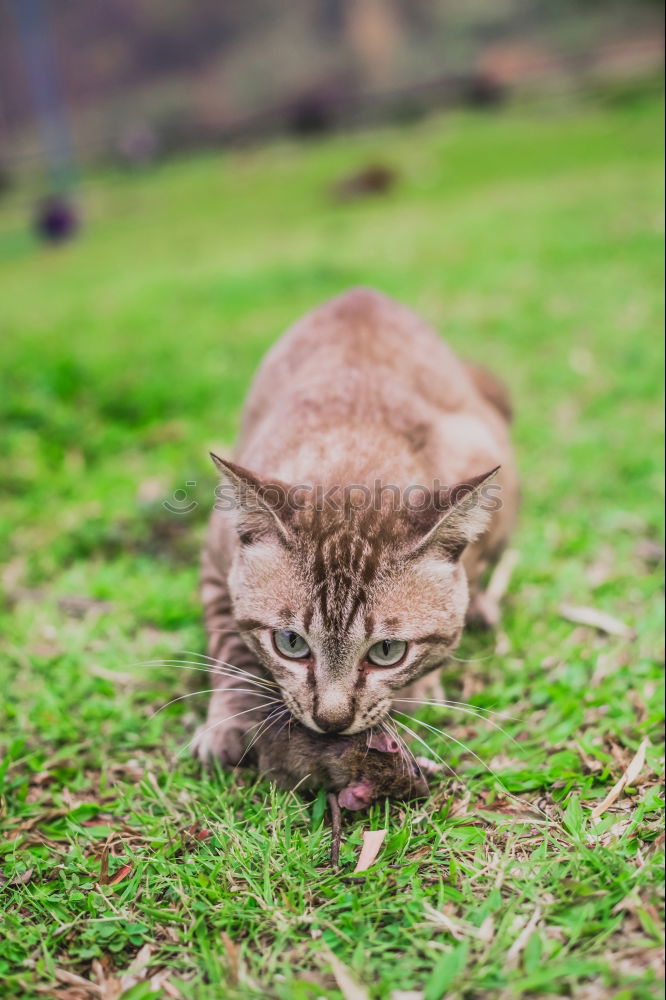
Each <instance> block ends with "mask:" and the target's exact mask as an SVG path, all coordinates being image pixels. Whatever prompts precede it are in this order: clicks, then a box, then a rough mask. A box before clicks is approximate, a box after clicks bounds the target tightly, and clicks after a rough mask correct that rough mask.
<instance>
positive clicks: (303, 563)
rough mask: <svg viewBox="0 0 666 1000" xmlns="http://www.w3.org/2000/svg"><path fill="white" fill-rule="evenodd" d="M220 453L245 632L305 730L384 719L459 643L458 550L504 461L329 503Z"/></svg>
mask: <svg viewBox="0 0 666 1000" xmlns="http://www.w3.org/2000/svg"><path fill="white" fill-rule="evenodd" d="M213 458H214V459H215V463H216V465H217V466H218V468H219V470H220V472H221V473H222V476H223V483H224V490H225V492H224V496H225V499H226V500H227V501H228V500H229V498H231V502H230V503H228V506H229V507H231V508H232V510H231V513H230V516H232V517H233V519H234V522H235V529H236V531H237V534H238V545H237V546H236V550H235V554H234V558H233V562H232V567H231V571H230V575H229V587H230V592H231V598H232V602H233V609H234V616H235V619H236V623H237V626H238V629H239V631H240V632H241V634H242V635H243V638H244V640H245V641H246V643H247V644H248V645H249V646H250V648H251V649H252V650H254V652H255V653H256V655H257V657H258V658H259V660H260V661H261V663H262V664H263V665H264V666H265V668H266V670H267V671H268V672H269V673H270V674H271V675H272V676H273V678H274V679H275V681H276V682H277V684H278V685H279V687H280V690H281V693H282V697H283V699H284V702H285V704H286V705H287V707H288V708H289V709H290V710H291V712H292V713H293V714H294V715H295V716H296V717H297V718H298V719H300V721H301V722H303V723H304V724H305V725H306V726H309V727H310V728H311V729H314V730H316V731H318V732H341V733H356V732H360V731H362V730H365V729H368V728H369V727H371V726H373V725H375V724H376V723H377V722H379V721H380V720H381V719H382V718H383V717H384V716H385V715H386V714H387V713H388V711H389V709H390V707H391V703H392V701H393V699H394V697H395V695H396V692H398V691H399V690H400V689H401V688H404V687H405V685H407V684H409V683H410V682H412V681H414V680H416V679H417V678H419V677H420V676H422V675H423V674H425V673H427V672H428V671H429V670H431V669H433V668H434V667H435V666H437V665H438V664H440V663H442V662H443V661H444V660H445V659H446V656H447V654H449V653H450V652H451V651H452V650H453V649H454V648H455V647H456V646H457V644H458V642H459V639H460V635H461V632H462V628H463V624H464V620H465V612H466V609H467V604H468V589H467V579H466V576H465V571H464V569H463V567H462V565H461V561H460V557H461V555H462V553H463V551H464V549H465V547H466V545H467V544H468V543H469V542H470V541H472V540H473V539H474V538H475V537H476V536H477V535H478V534H480V532H482V531H483V529H484V528H485V526H486V524H487V522H488V518H489V516H490V513H489V507H490V506H491V505H489V504H488V503H484V502H483V499H482V494H481V488H482V486H483V484H484V483H486V482H488V480H489V479H490V478H491V477H492V476H493V474H494V472H496V471H497V470H493V472H491V473H487V474H485V475H481V476H478V477H476V478H475V479H472V480H470V481H469V482H466V483H460V484H458V485H457V486H455V487H453V488H452V489H449V490H446V491H439V492H436V493H435V492H430V493H425V491H424V502H422V503H421V504H419V505H418V507H419V508H420V509H416V506H417V505H408V506H405V505H401V504H397V505H396V504H395V503H394V501H392V500H391V499H390V497H389V502H384V503H383V504H382V503H381V501H380V502H376V501H375V499H374V497H373V499H372V500H371V501H369V499H368V496H367V495H364V496H363V498H362V502H359V497H358V496H356V495H354V494H353V493H349V492H348V491H342V493H343V495H342V498H340V497H339V496H334V497H331V496H330V495H329V496H324V500H325V502H322V494H321V493H320V492H318V491H316V490H315V489H314V488H300V490H299V491H298V493H297V494H295V493H293V491H292V492H291V493H290V492H289V488H288V487H287V486H286V485H285V484H284V483H279V482H268V481H266V480H262V479H260V478H259V477H258V476H256V475H254V474H253V473H251V472H248V471H247V470H246V469H242V468H240V467H239V466H237V465H235V464H233V463H231V462H226V461H223V460H221V459H218V458H217V457H216V456H213ZM394 507H395V508H396V509H394Z"/></svg>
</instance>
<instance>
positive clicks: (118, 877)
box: [106, 865, 132, 885]
mask: <svg viewBox="0 0 666 1000" xmlns="http://www.w3.org/2000/svg"><path fill="white" fill-rule="evenodd" d="M131 871H132V865H123V866H122V868H119V869H118V871H117V872H114V874H113V875H112V876H111V878H110V879H109V880H108V882H107V883H106V885H118V883H119V882H122V880H123V879H124V878H127V876H128V875H129V873H130V872H131Z"/></svg>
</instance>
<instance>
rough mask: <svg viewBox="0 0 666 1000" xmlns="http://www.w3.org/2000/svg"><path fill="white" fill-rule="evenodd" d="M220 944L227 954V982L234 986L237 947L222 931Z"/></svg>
mask: <svg viewBox="0 0 666 1000" xmlns="http://www.w3.org/2000/svg"><path fill="white" fill-rule="evenodd" d="M222 944H223V945H224V950H225V951H226V953H227V961H228V963H229V982H230V983H231V984H232V986H236V985H238V970H239V958H238V946H237V945H236V944H235V942H233V941H232V940H231V938H230V937H229V935H228V934H227V933H225V932H224V931H223V932H222Z"/></svg>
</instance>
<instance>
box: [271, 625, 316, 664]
mask: <svg viewBox="0 0 666 1000" xmlns="http://www.w3.org/2000/svg"><path fill="white" fill-rule="evenodd" d="M273 643H274V645H275V648H276V649H277V651H278V653H280V655H281V656H286V657H288V658H289V659H290V660H304V659H305V657H306V656H309V655H310V647H309V646H308V644H307V642H306V641H305V639H304V638H303V636H302V635H299V634H298V632H292V631H291V629H276V630H275V632H273Z"/></svg>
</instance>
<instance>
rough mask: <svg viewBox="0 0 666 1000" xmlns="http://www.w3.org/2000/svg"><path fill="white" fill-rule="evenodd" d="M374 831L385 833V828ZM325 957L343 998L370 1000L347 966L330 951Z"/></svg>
mask: <svg viewBox="0 0 666 1000" xmlns="http://www.w3.org/2000/svg"><path fill="white" fill-rule="evenodd" d="M374 832H377V833H384V834H385V833H386V830H381V831H374ZM364 836H365V835H364ZM383 839H384V838H383V837H382V840H383ZM378 850H379V848H378ZM326 959H327V961H328V963H329V965H330V966H331V969H332V970H333V975H334V976H335V981H336V983H337V984H338V988H339V990H340V992H341V993H342V995H343V997H344V1000H370V994H369V993H368V991H367V990H366V988H365V986H361V984H360V983H359V981H358V980H357V979H356V977H355V976H354V975H353V974H352V972H351V970H350V969H348V968H347V966H346V965H344V964H343V963H342V962H341V961H340V959H339V958H337V957H336V956H335V955H334V954H333V952H332V951H327V952H326Z"/></svg>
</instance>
